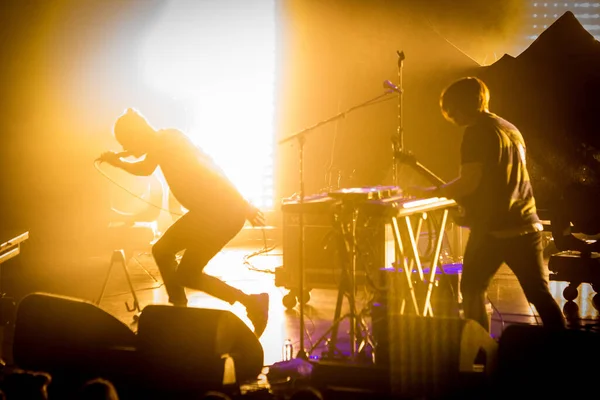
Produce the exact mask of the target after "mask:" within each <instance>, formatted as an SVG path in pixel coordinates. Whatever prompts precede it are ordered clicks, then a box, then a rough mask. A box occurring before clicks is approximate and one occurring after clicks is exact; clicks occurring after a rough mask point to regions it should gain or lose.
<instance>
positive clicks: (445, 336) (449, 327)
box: [373, 314, 498, 396]
mask: <svg viewBox="0 0 600 400" xmlns="http://www.w3.org/2000/svg"><path fill="white" fill-rule="evenodd" d="M374 318H377V315H376V314H375V315H374ZM373 331H374V332H373V333H374V335H375V340H376V342H377V346H376V352H375V359H376V364H378V365H380V366H385V367H388V368H389V374H390V381H391V382H390V385H391V391H392V392H393V393H397V394H398V395H402V396H429V395H432V396H437V395H440V394H444V393H448V392H453V391H456V390H461V385H463V384H464V382H466V381H467V380H469V381H472V382H476V381H479V382H485V381H488V380H490V379H491V376H492V374H493V371H494V367H495V365H496V356H497V347H498V345H497V343H496V342H495V341H494V340H493V339H492V338H491V337H490V335H489V334H488V332H487V331H486V330H485V329H484V328H483V327H482V326H481V325H479V324H478V323H477V322H475V321H473V320H468V319H467V320H465V319H460V318H449V317H418V316H408V315H388V316H387V317H385V316H383V318H380V319H379V320H377V321H376V320H374V321H373Z"/></svg>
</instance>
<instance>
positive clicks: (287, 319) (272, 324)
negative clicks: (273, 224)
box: [89, 246, 598, 366]
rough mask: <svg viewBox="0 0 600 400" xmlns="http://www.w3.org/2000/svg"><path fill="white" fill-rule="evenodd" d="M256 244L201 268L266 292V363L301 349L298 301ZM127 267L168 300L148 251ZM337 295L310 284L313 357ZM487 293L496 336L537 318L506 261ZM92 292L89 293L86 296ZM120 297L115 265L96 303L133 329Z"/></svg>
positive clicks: (274, 254)
mask: <svg viewBox="0 0 600 400" xmlns="http://www.w3.org/2000/svg"><path fill="white" fill-rule="evenodd" d="M257 250H260V246H251V247H248V246H235V247H234V246H229V247H227V248H225V249H224V250H223V251H222V252H221V253H219V254H218V255H217V256H216V257H215V258H214V259H213V260H212V261H211V262H210V263H209V265H208V266H207V267H206V269H205V271H206V273H208V274H211V275H214V276H217V277H219V278H221V279H223V280H224V281H226V282H227V283H229V284H231V285H233V286H235V287H237V288H239V289H241V290H243V291H244V292H246V293H261V292H267V293H269V295H270V312H269V323H268V325H267V328H266V330H265V332H264V334H263V335H262V336H261V338H260V342H261V344H262V346H263V349H264V353H265V359H264V363H265V365H266V366H268V365H272V364H273V363H276V362H278V361H281V360H282V356H283V355H282V349H283V346H284V342H285V341H286V339H290V340H291V342H292V344H293V349H294V350H293V352H294V354H296V353H297V352H298V350H299V349H300V346H299V345H300V311H299V308H300V307H299V305H298V304H297V305H296V306H295V307H294V308H293V309H291V310H288V309H286V308H285V307H284V305H283V302H282V299H283V296H284V295H286V294H287V293H288V292H289V290H288V289H287V288H285V287H277V286H276V285H275V274H274V272H275V269H276V268H281V266H282V249H281V247H275V248H274V249H273V250H271V251H270V252H267V253H263V254H259V255H256V256H253V257H250V258H248V256H249V255H251V254H253V253H255V252H256V251H257ZM110 256H111V255H110V254H107V255H106V260H105V263H104V265H105V267H106V268H108V266H109V264H110ZM95 265H97V266H102V265H103V263H102V260H98V259H97V260H95ZM127 268H128V271H129V274H130V276H131V280H132V283H133V286H134V288H135V290H136V294H137V296H138V299H139V304H140V307H141V308H142V309H143V308H144V307H145V306H147V305H149V304H166V303H167V296H166V292H165V289H164V286H163V285H162V280H161V277H160V274H159V272H158V269H157V267H156V264H155V263H154V260H153V258H152V256H151V255H150V254H149V253H138V254H136V255H134V256H133V257H131V258H130V259H129V260H128V263H127ZM102 283H103V280H102V279H98V280H97V281H96V283H95V286H96V287H97V289H96V290H97V291H96V293H97V294H96V295H95V297H96V298H97V296H98V295H99V293H100V289H101V287H102ZM332 283H333V282H332ZM566 285H567V283H566V282H556V281H551V282H550V288H551V291H552V294H553V295H554V297H555V299H556V300H557V301H558V303H559V305H560V306H561V308H564V306H565V304H566V301H565V299H564V298H563V296H562V292H563V289H564V288H565V287H566ZM89 286H90V287H92V286H94V285H89ZM323 286H327V285H323ZM594 294H595V292H594V290H593V289H592V288H591V286H590V285H589V284H582V285H581V286H580V288H579V296H578V298H577V299H575V301H574V303H575V304H577V306H578V309H579V312H578V315H576V318H574V319H573V320H572V321H571V324H572V325H577V324H580V325H581V324H595V323H597V318H598V311H597V310H596V309H595V308H594V307H593V304H592V297H593V295H594ZM337 296H338V290H337V289H336V288H335V285H333V287H331V288H324V287H323V288H315V289H312V290H311V292H310V300H309V301H308V303H307V304H306V306H305V307H304V314H305V324H304V325H305V326H304V328H305V330H304V331H305V334H304V348H305V349H306V350H307V351H308V352H309V355H310V356H311V357H313V358H317V359H318V358H320V357H321V355H322V353H323V351H325V350H326V347H325V341H321V343H320V344H319V343H317V342H318V341H319V339H321V338H322V337H323V335H324V334H325V333H326V331H327V330H328V329H329V328H330V327H331V326H332V324H333V318H334V314H335V306H336V299H337ZM368 297H369V295H368V293H367V290H366V289H365V286H364V285H363V286H359V287H358V290H357V307H358V310H359V311H360V310H361V309H362V307H364V304H365V300H366V299H367V298H368ZM488 297H489V301H490V303H491V305H492V306H493V308H492V309H493V314H492V328H491V333H492V335H493V336H494V337H496V338H499V337H500V336H501V334H502V332H503V330H504V329H505V328H506V326H508V325H510V324H515V323H518V324H537V323H541V322H540V321H539V317H538V315H537V312H536V311H535V310H534V308H533V307H532V306H530V305H529V303H528V302H527V301H526V299H525V296H524V295H523V292H522V290H521V288H520V286H519V284H518V281H517V279H516V277H515V276H514V274H513V273H512V272H511V271H510V269H508V267H506V266H504V267H502V268H501V269H500V271H499V272H498V273H497V275H496V276H495V278H494V279H493V281H492V283H491V285H490V288H489V292H488ZM93 298H94V294H93V293H91V294H90V299H89V300H92V299H93ZM188 298H189V306H190V307H200V308H215V309H223V310H230V311H232V312H233V313H235V314H236V315H237V316H238V317H239V318H240V319H242V321H244V322H245V323H246V324H247V325H248V326H249V327H250V328H251V327H252V325H251V323H250V321H249V320H248V318H247V316H246V312H245V309H244V308H243V307H242V306H241V305H239V304H236V305H234V306H231V305H230V304H228V303H226V302H224V301H221V300H218V299H215V298H212V297H210V296H208V295H206V294H204V293H202V292H197V291H193V290H188ZM125 302H128V303H129V304H130V305H132V304H133V296H132V294H131V292H130V291H129V290H128V285H127V281H126V279H125V276H124V274H123V270H122V269H121V268H120V267H119V266H118V265H117V266H116V267H115V268H113V271H112V273H111V276H110V279H109V282H108V285H107V289H106V292H105V295H104V297H103V298H102V301H101V302H100V304H99V307H101V308H102V309H104V310H105V311H107V312H108V313H110V314H112V315H114V316H115V317H117V318H118V319H119V320H121V321H123V322H124V323H126V324H130V325H131V327H132V329H135V324H132V322H133V317H134V313H132V312H129V311H128V310H127V308H126V306H125ZM347 310H348V302H347V300H346V299H344V303H343V310H342V315H344V314H345V313H346V312H347ZM326 337H327V336H326ZM337 344H338V346H337V347H338V348H339V349H340V350H341V351H342V352H344V353H348V352H349V349H350V347H349V339H348V325H347V320H346V321H344V322H343V323H342V325H341V328H340V330H339V335H338V342H337Z"/></svg>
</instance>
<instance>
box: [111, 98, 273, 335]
mask: <svg viewBox="0 0 600 400" xmlns="http://www.w3.org/2000/svg"><path fill="white" fill-rule="evenodd" d="M114 134H115V138H116V139H117V141H118V142H119V143H120V144H121V146H122V147H123V150H124V153H115V152H106V153H103V154H102V156H101V157H100V161H104V162H107V163H109V164H111V165H113V166H115V167H118V168H121V169H123V170H125V171H127V172H129V173H131V174H133V175H138V176H148V175H151V174H152V173H153V172H154V170H155V169H156V167H160V168H161V170H162V172H163V174H164V176H165V179H166V181H167V183H168V185H169V187H170V189H171V191H172V193H173V195H174V196H175V198H176V199H177V200H178V201H179V202H180V203H181V205H182V206H183V207H185V208H186V209H187V210H188V212H187V213H185V214H184V215H183V216H182V217H180V218H179V219H178V220H177V221H175V223H174V224H173V225H171V226H170V227H169V228H168V229H167V230H166V232H165V233H164V235H162V237H161V238H160V239H159V240H158V241H157V242H156V243H155V244H154V246H153V247H152V254H153V256H154V259H155V261H156V264H157V265H158V268H159V270H160V273H161V275H162V278H163V281H164V284H165V288H166V290H167V294H168V296H169V302H170V303H172V304H173V305H175V306H184V307H185V306H187V297H186V293H185V290H184V287H189V288H192V289H196V290H201V291H203V292H205V293H207V294H210V295H212V296H215V297H217V298H220V299H222V300H225V301H227V302H228V303H230V304H234V303H235V302H240V303H241V304H243V305H244V306H245V307H246V310H247V313H248V318H249V319H250V321H251V322H252V324H253V325H254V332H255V334H256V336H258V337H260V336H261V335H262V333H263V331H264V330H265V328H266V325H267V319H268V309H269V296H268V294H267V293H261V294H249V295H248V294H245V293H244V292H242V291H241V290H238V289H236V288H234V287H232V286H229V285H228V284H226V283H225V282H223V281H221V280H219V279H217V278H215V277H213V276H210V275H207V274H205V273H203V269H204V267H205V266H206V265H207V264H208V262H209V261H210V260H211V259H212V258H213V257H214V256H215V255H216V254H217V253H219V251H221V249H222V248H223V247H224V246H225V245H226V244H227V243H228V242H229V241H230V240H231V239H233V237H234V236H236V235H237V234H238V233H239V232H240V230H241V229H242V227H243V226H244V223H245V222H246V220H248V221H249V222H250V223H251V224H252V225H263V224H264V218H263V215H262V213H261V212H260V211H259V210H258V209H257V208H255V207H253V206H252V205H250V204H249V203H248V202H247V201H246V200H245V199H244V198H243V196H242V195H241V194H240V193H239V192H238V190H237V189H236V188H235V186H234V185H233V184H232V183H231V182H230V180H229V179H228V178H227V177H226V176H225V174H224V173H223V172H222V171H221V170H220V169H219V167H218V166H217V165H216V164H215V163H214V162H213V161H212V160H211V159H210V158H209V157H208V156H207V155H206V154H205V153H203V152H202V151H201V150H200V149H199V148H198V147H196V146H195V145H194V144H193V143H192V141H191V140H190V139H189V138H188V137H187V136H185V135H184V134H183V133H182V132H180V131H178V130H175V129H165V130H156V129H154V128H153V127H151V126H150V124H149V123H148V122H147V120H146V119H145V118H144V117H143V116H142V115H140V114H139V113H138V112H137V111H136V110H133V109H131V108H130V109H128V110H127V111H126V112H125V113H124V114H123V115H122V116H120V117H119V118H118V120H117V122H116V123H115V127H114ZM126 155H133V156H135V157H137V158H140V157H142V156H145V157H144V158H143V159H142V160H141V161H136V162H127V161H124V160H122V159H121V158H122V157H124V156H126ZM181 250H185V252H184V254H183V257H182V258H181V260H180V262H179V263H178V262H177V260H176V254H177V253H178V252H180V251H181Z"/></svg>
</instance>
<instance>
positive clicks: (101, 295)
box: [96, 256, 115, 305]
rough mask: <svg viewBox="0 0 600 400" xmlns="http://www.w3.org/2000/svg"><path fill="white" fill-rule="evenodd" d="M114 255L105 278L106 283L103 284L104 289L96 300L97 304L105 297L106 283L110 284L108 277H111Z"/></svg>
mask: <svg viewBox="0 0 600 400" xmlns="http://www.w3.org/2000/svg"><path fill="white" fill-rule="evenodd" d="M114 263H115V261H114V256H113V257H112V258H111V261H110V265H109V266H108V271H107V272H106V278H104V284H103V285H102V290H101V291H100V296H99V297H98V300H96V305H100V302H101V301H102V298H103V297H104V291H105V290H106V285H108V279H109V278H110V272H111V271H112V267H113V265H114Z"/></svg>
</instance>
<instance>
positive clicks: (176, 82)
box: [142, 0, 275, 210]
mask: <svg viewBox="0 0 600 400" xmlns="http://www.w3.org/2000/svg"><path fill="white" fill-rule="evenodd" d="M142 60H143V62H142V73H143V76H144V78H145V79H146V80H147V82H148V83H149V84H152V85H153V86H154V87H155V88H156V89H158V90H160V91H162V92H163V93H165V95H166V96H169V97H171V98H176V99H177V100H178V101H179V102H180V103H182V104H185V106H186V109H187V113H188V114H189V115H188V118H187V119H188V120H189V121H190V122H189V125H188V126H186V127H181V128H182V129H184V130H185V133H186V134H188V135H189V136H190V137H191V138H192V140H194V141H195V142H196V144H198V145H199V146H200V147H202V149H203V150H204V151H206V152H207V153H208V154H210V155H211V157H213V158H214V160H215V161H216V162H217V163H218V164H219V166H220V167H221V168H223V170H224V171H225V173H226V174H227V175H228V176H229V178H230V179H231V181H232V182H233V183H234V184H235V185H236V186H237V188H238V189H239V190H240V192H241V193H242V194H243V195H244V196H245V197H246V199H248V200H249V201H250V202H251V203H253V204H254V205H256V206H257V207H259V208H262V209H263V210H265V209H267V210H268V209H272V207H273V138H274V132H273V130H274V129H273V125H274V123H273V121H274V104H273V103H274V92H275V88H274V85H275V4H274V0H254V1H253V0H209V1H207V0H203V1H189V2H186V1H180V0H178V1H171V2H170V3H169V4H168V6H167V7H165V11H164V13H163V14H162V16H161V17H159V19H158V20H157V22H156V24H155V27H154V29H153V30H152V31H151V32H150V34H149V35H148V37H147V40H146V42H145V43H144V44H143V48H142ZM142 112H143V111H142Z"/></svg>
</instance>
